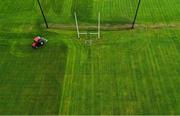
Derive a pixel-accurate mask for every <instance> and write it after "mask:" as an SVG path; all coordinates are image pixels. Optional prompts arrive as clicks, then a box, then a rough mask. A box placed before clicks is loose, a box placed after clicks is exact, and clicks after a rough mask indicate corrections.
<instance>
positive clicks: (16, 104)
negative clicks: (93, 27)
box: [0, 0, 180, 115]
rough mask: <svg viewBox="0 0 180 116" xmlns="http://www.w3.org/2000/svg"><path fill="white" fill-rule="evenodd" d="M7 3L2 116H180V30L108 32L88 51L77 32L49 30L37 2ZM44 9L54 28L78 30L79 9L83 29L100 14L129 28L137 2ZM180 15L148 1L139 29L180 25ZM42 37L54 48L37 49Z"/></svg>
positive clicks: (54, 0)
mask: <svg viewBox="0 0 180 116" xmlns="http://www.w3.org/2000/svg"><path fill="white" fill-rule="evenodd" d="M0 2H1V4H0V11H1V12H0V22H1V23H0V114H7V115H8V114H17V115H18V114H34V115H35V114H74V115H76V114H77V115H80V114H106V115H108V114H172V115H173V114H180V110H179V109H180V91H179V88H180V86H179V85H180V79H179V77H180V67H179V66H180V40H179V38H180V29H179V27H178V26H173V27H169V28H168V27H166V28H163V27H161V28H159V29H155V28H147V29H145V28H137V29H136V30H121V31H103V32H102V37H101V39H99V40H98V39H95V38H94V37H91V38H92V39H93V40H92V45H91V46H88V45H86V44H85V38H86V37H82V38H81V39H80V40H78V39H77V37H76V32H75V31H68V30H66V31H65V30H59V29H48V30H46V29H45V28H44V26H42V24H43V19H42V17H41V14H40V12H39V9H38V6H37V3H36V0H31V1H24V0H14V1H12V0H5V1H4V0H0ZM41 3H42V5H43V8H44V10H45V12H46V16H47V18H48V22H50V23H57V24H67V25H69V24H74V19H73V9H76V10H77V12H78V14H79V16H80V21H81V22H82V23H92V22H94V21H96V18H97V11H98V10H100V11H101V14H102V23H103V24H106V23H108V24H116V23H118V24H122V23H129V22H130V20H131V17H132V16H133V12H132V11H133V9H134V8H135V7H134V6H135V4H136V3H137V1H134V2H132V1H128V0H87V1H86V2H84V0H61V1H59V0H44V1H43V0H41ZM86 3H88V4H87V5H86ZM77 8H78V9H77ZM128 8H130V9H128ZM83 9H84V10H83ZM179 12H180V9H179V1H178V0H161V1H156V0H146V1H143V2H142V7H141V8H140V13H139V15H138V24H147V23H148V25H152V24H156V25H161V24H163V25H168V24H173V25H176V24H179V21H180V20H179V19H180V15H178V14H179ZM86 13H87V15H86V16H87V17H86V16H85V15H84V14H86ZM36 35H41V36H44V37H46V38H47V39H48V40H49V42H48V44H47V46H45V47H43V48H41V49H38V50H33V49H32V48H31V43H32V37H34V36H36Z"/></svg>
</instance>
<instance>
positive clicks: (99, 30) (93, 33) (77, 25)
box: [74, 12, 101, 38]
mask: <svg viewBox="0 0 180 116" xmlns="http://www.w3.org/2000/svg"><path fill="white" fill-rule="evenodd" d="M74 18H75V22H76V31H77V36H78V38H80V36H81V35H87V34H90V35H97V37H98V38H100V37H101V14H100V12H99V13H98V23H97V32H91V33H87V32H80V30H79V23H78V17H77V14H76V12H74Z"/></svg>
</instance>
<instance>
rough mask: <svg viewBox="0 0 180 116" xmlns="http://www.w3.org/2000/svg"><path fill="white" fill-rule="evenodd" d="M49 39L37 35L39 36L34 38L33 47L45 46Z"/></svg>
mask: <svg viewBox="0 0 180 116" xmlns="http://www.w3.org/2000/svg"><path fill="white" fill-rule="evenodd" d="M47 41H48V40H46V39H44V38H43V37H39V36H37V37H35V38H34V42H33V44H32V47H33V48H35V49H37V48H39V47H42V46H44V45H45V44H46V43H47Z"/></svg>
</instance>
